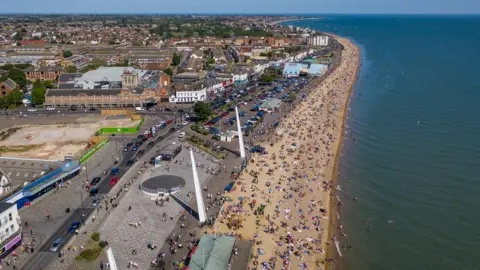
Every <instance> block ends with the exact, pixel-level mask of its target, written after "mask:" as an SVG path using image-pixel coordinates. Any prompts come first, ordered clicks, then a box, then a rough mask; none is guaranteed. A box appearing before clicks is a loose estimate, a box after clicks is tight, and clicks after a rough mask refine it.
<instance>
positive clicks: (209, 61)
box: [207, 58, 215, 65]
mask: <svg viewBox="0 0 480 270" xmlns="http://www.w3.org/2000/svg"><path fill="white" fill-rule="evenodd" d="M207 64H209V65H213V64H215V59H213V58H208V60H207Z"/></svg>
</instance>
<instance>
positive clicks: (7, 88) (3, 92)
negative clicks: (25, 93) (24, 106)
mask: <svg viewBox="0 0 480 270" xmlns="http://www.w3.org/2000/svg"><path fill="white" fill-rule="evenodd" d="M16 88H17V83H16V82H14V81H13V80H11V79H10V78H8V79H7V80H5V81H3V82H0V96H1V97H4V96H8V95H9V94H10V93H11V92H12V91H13V90H15V89H16Z"/></svg>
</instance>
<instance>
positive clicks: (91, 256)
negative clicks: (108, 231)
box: [76, 246, 103, 262]
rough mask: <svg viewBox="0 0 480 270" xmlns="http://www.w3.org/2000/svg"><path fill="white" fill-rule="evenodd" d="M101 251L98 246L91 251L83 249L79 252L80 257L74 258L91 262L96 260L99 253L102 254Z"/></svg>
mask: <svg viewBox="0 0 480 270" xmlns="http://www.w3.org/2000/svg"><path fill="white" fill-rule="evenodd" d="M102 249H103V248H102V247H100V246H98V247H94V248H91V249H85V250H84V251H82V252H80V255H79V256H77V257H76V258H78V257H80V258H82V259H84V260H86V261H89V262H93V261H95V260H96V259H97V258H98V256H99V255H100V252H102Z"/></svg>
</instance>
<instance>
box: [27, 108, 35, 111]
mask: <svg viewBox="0 0 480 270" xmlns="http://www.w3.org/2000/svg"><path fill="white" fill-rule="evenodd" d="M28 111H29V112H36V111H37V109H35V108H30V109H28Z"/></svg>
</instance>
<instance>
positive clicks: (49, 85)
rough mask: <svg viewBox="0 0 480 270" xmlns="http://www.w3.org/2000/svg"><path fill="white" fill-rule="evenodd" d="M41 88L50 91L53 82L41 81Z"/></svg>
mask: <svg viewBox="0 0 480 270" xmlns="http://www.w3.org/2000/svg"><path fill="white" fill-rule="evenodd" d="M43 86H44V87H45V88H47V89H52V88H54V87H53V82H52V81H49V80H45V81H43Z"/></svg>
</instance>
